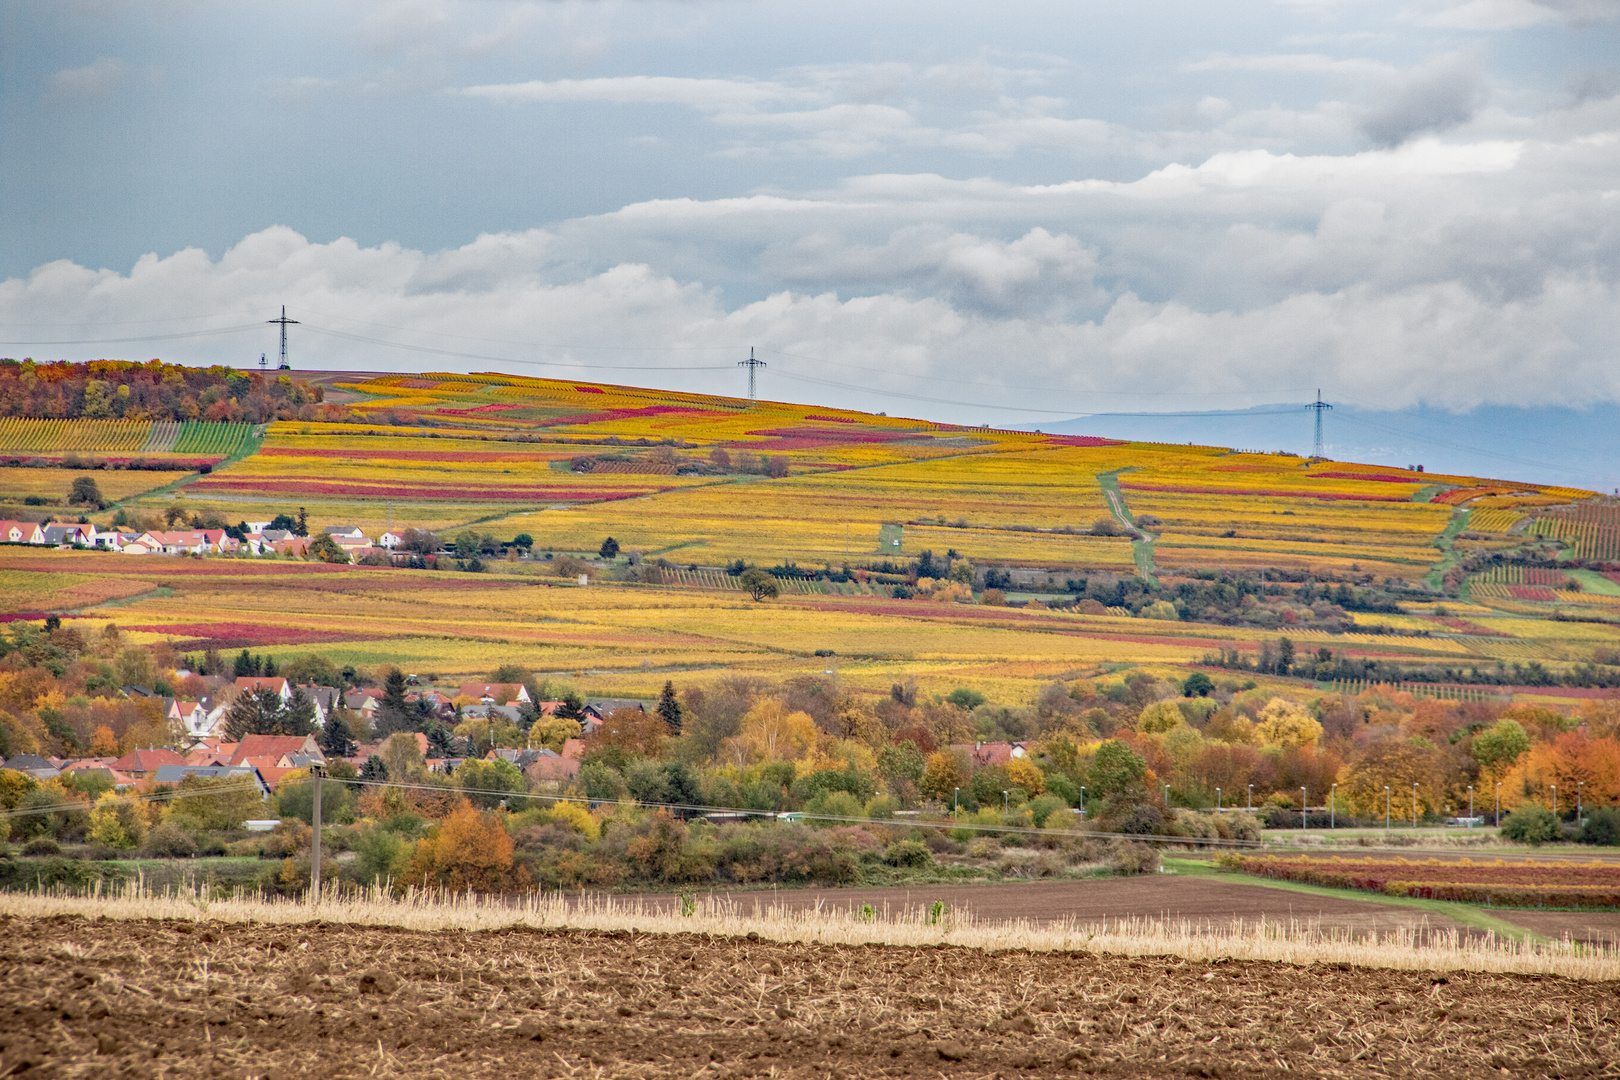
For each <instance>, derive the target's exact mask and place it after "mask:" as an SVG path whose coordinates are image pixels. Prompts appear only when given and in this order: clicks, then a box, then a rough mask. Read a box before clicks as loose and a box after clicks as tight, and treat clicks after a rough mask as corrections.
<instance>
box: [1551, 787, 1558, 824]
mask: <svg viewBox="0 0 1620 1080" xmlns="http://www.w3.org/2000/svg"><path fill="white" fill-rule="evenodd" d="M1552 789H1553V817H1557V816H1558V785H1557V784H1554V785H1552Z"/></svg>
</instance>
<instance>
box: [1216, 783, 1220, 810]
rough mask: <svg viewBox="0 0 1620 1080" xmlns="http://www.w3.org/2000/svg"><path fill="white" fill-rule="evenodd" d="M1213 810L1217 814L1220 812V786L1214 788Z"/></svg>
mask: <svg viewBox="0 0 1620 1080" xmlns="http://www.w3.org/2000/svg"><path fill="white" fill-rule="evenodd" d="M1215 812H1216V813H1217V814H1218V813H1220V812H1221V789H1220V788H1216V789H1215Z"/></svg>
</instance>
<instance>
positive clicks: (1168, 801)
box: [1164, 784, 1170, 810]
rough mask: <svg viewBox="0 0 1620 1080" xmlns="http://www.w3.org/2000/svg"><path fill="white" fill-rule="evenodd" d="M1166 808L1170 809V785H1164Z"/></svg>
mask: <svg viewBox="0 0 1620 1080" xmlns="http://www.w3.org/2000/svg"><path fill="white" fill-rule="evenodd" d="M1164 808H1165V809H1166V810H1168V809H1170V785H1169V784H1166V785H1164Z"/></svg>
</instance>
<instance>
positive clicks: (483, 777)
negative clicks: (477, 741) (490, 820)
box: [455, 758, 529, 810]
mask: <svg viewBox="0 0 1620 1080" xmlns="http://www.w3.org/2000/svg"><path fill="white" fill-rule="evenodd" d="M455 780H456V785H457V786H458V787H460V788H461V790H462V793H463V794H465V795H466V796H467V799H468V800H469V801H470V802H471V803H472V804H473V805H474V806H480V807H483V808H484V809H485V810H493V809H494V808H495V807H497V806H499V805H500V804H501V802H502V800H510V797H511V796H513V795H522V794H523V793H524V792H526V791H528V790H529V786H528V784H527V783H525V782H524V779H523V773H522V772H520V771H519V770H518V767H517V766H516V765H514V764H512V763H511V762H510V761H504V760H501V759H499V758H497V759H496V760H494V761H464V762H462V763H461V764H460V765H459V766H457V767H456V776H455ZM507 805H508V806H512V805H513V802H512V801H508V803H507Z"/></svg>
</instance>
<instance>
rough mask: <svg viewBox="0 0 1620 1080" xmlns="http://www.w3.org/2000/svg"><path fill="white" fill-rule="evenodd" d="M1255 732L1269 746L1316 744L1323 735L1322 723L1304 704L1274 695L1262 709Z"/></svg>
mask: <svg viewBox="0 0 1620 1080" xmlns="http://www.w3.org/2000/svg"><path fill="white" fill-rule="evenodd" d="M1255 732H1256V733H1257V734H1258V735H1259V736H1260V741H1261V742H1262V743H1264V744H1265V745H1267V746H1282V747H1290V746H1314V745H1316V742H1317V740H1319V739H1320V738H1321V737H1322V725H1321V724H1319V723H1317V721H1316V718H1315V717H1313V716H1312V715H1311V714H1310V713H1309V712H1307V711H1306V710H1305V707H1304V706H1303V705H1299V704H1296V703H1295V702H1292V701H1289V700H1288V699H1287V698H1280V697H1274V698H1272V699H1271V700H1270V701H1268V702H1266V704H1265V707H1264V708H1262V709H1261V710H1260V718H1259V722H1258V723H1256V724H1255Z"/></svg>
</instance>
